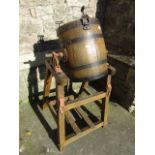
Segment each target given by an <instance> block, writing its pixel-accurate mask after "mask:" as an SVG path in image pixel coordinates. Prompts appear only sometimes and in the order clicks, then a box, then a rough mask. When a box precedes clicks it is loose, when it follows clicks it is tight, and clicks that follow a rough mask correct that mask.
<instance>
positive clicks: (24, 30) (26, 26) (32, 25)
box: [20, 17, 43, 35]
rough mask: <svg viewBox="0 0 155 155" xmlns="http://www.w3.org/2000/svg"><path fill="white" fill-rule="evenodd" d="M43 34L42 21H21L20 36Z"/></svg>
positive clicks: (25, 19) (24, 19)
mask: <svg viewBox="0 0 155 155" xmlns="http://www.w3.org/2000/svg"><path fill="white" fill-rule="evenodd" d="M33 33H37V34H38V35H39V34H43V23H42V20H41V19H33V20H32V19H30V18H27V17H25V18H23V19H22V20H21V21H20V34H33Z"/></svg>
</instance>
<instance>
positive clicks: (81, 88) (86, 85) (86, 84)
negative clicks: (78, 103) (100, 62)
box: [78, 81, 89, 95]
mask: <svg viewBox="0 0 155 155" xmlns="http://www.w3.org/2000/svg"><path fill="white" fill-rule="evenodd" d="M88 85H89V82H88V81H85V82H82V85H81V87H80V90H79V93H78V95H80V94H81V93H82V92H83V89H84V88H86V87H88Z"/></svg>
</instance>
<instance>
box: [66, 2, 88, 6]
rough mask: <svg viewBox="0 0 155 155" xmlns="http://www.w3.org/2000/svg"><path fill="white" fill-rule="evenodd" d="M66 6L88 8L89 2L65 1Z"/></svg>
mask: <svg viewBox="0 0 155 155" xmlns="http://www.w3.org/2000/svg"><path fill="white" fill-rule="evenodd" d="M67 5H68V6H78V7H82V6H83V5H84V6H86V7H87V6H88V5H89V0H80V1H79V0H74V1H73V0H67Z"/></svg>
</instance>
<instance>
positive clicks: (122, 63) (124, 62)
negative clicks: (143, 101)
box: [108, 55, 135, 112]
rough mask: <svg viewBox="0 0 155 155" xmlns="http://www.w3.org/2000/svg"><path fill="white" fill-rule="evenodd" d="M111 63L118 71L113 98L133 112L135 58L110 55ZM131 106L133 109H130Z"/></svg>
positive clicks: (114, 82)
mask: <svg viewBox="0 0 155 155" xmlns="http://www.w3.org/2000/svg"><path fill="white" fill-rule="evenodd" d="M108 61H109V63H110V64H111V65H112V66H114V67H115V68H116V70H117V72H116V74H115V75H114V76H113V78H112V87H113V89H112V93H111V96H112V98H113V99H114V100H115V101H117V102H118V103H119V104H121V105H122V106H124V107H125V108H126V109H128V110H129V111H130V112H133V111H134V110H133V108H134V106H132V105H133V104H135V103H133V102H134V98H135V69H134V67H135V64H134V61H135V59H134V57H131V56H130V57H129V56H128V57H127V56H122V55H110V56H109V59H108ZM130 106H131V107H130Z"/></svg>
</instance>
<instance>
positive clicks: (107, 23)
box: [96, 0, 135, 55]
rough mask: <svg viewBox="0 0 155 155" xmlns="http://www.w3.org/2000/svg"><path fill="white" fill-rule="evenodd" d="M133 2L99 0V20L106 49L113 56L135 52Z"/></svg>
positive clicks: (125, 0) (129, 0)
mask: <svg viewBox="0 0 155 155" xmlns="http://www.w3.org/2000/svg"><path fill="white" fill-rule="evenodd" d="M134 11H135V1H134V0H99V1H98V7H97V14H96V15H97V17H98V18H99V20H100V22H101V25H102V29H103V32H104V38H105V42H106V47H107V49H108V50H110V51H111V52H112V53H113V54H123V55H134V50H135V13H134Z"/></svg>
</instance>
